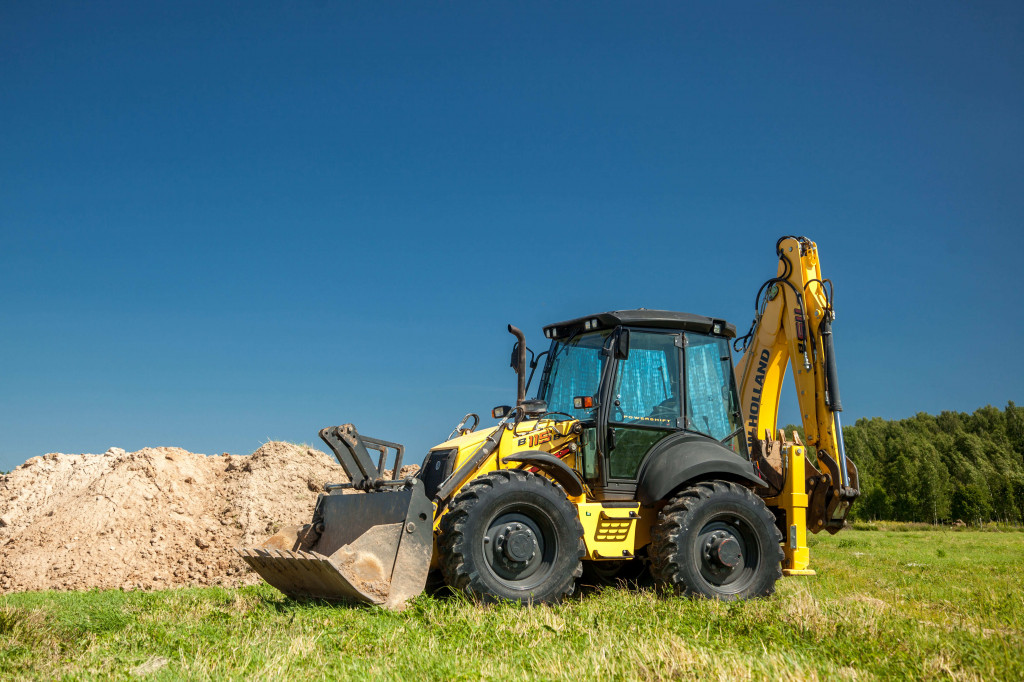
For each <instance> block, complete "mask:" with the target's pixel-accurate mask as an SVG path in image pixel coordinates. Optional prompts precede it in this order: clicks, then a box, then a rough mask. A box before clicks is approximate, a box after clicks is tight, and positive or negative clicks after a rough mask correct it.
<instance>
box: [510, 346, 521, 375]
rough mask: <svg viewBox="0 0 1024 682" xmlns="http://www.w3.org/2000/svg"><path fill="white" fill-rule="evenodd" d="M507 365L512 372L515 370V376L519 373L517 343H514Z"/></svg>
mask: <svg viewBox="0 0 1024 682" xmlns="http://www.w3.org/2000/svg"><path fill="white" fill-rule="evenodd" d="M509 365H510V366H511V367H512V369H513V370H515V372H516V373H517V374H518V373H519V342H518V341H516V342H515V344H514V345H513V346H512V360H511V361H510V362H509Z"/></svg>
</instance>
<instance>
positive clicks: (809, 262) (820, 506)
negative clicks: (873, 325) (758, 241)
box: [736, 237, 860, 533]
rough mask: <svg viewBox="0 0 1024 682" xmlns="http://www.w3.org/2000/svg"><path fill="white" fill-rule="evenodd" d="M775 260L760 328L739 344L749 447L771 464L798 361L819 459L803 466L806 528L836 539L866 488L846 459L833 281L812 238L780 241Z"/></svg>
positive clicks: (760, 308) (810, 437) (807, 422)
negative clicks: (785, 387) (788, 382)
mask: <svg viewBox="0 0 1024 682" xmlns="http://www.w3.org/2000/svg"><path fill="white" fill-rule="evenodd" d="M776 253H777V255H778V257H779V269H778V274H777V276H776V277H774V278H772V279H770V280H768V281H767V282H765V283H764V285H762V287H761V289H760V290H759V291H758V295H757V302H756V317H755V318H754V323H753V325H752V326H751V330H750V332H749V333H748V334H747V336H746V337H744V338H742V339H740V340H739V341H740V342H743V343H744V344H745V347H744V349H743V351H744V352H743V355H742V357H741V358H740V359H739V361H737V363H736V383H737V385H738V387H739V393H740V405H741V407H742V409H743V411H744V417H745V422H744V424H745V427H746V435H747V443H748V445H749V446H750V451H751V453H753V456H754V457H755V458H757V457H759V456H761V457H767V453H768V450H769V449H770V442H771V440H772V439H773V438H774V436H775V434H776V433H777V431H776V429H777V428H778V412H779V398H780V397H781V393H782V383H783V379H784V377H785V373H786V367H787V365H789V364H790V362H791V361H792V364H793V381H794V384H795V385H796V391H797V399H798V401H799V404H800V416H801V421H802V423H803V427H804V433H805V435H806V439H807V446H808V447H809V448H813V449H812V450H811V451H812V452H815V453H816V454H817V457H816V458H815V457H812V456H810V455H808V457H807V461H806V464H807V465H808V466H806V467H805V476H806V484H807V485H806V492H807V494H808V495H809V496H810V500H809V503H808V509H807V516H808V518H807V526H808V529H809V530H810V531H811V532H814V533H816V532H818V531H820V530H823V529H825V530H828V531H829V532H830V533H835V532H836V531H838V530H839V529H840V528H842V527H843V523H844V521H845V519H846V514H847V512H848V511H849V506H850V503H852V501H853V500H854V498H856V497H857V496H858V495H859V494H860V489H859V483H858V477H857V467H856V466H855V465H854V464H853V462H852V461H850V460H848V459H847V457H846V453H845V449H844V446H843V436H842V425H841V422H840V418H839V413H840V412H841V411H842V409H843V408H842V403H841V402H840V399H839V385H838V380H837V373H836V364H835V352H834V349H833V342H832V321H833V320H834V319H835V314H834V312H833V310H832V300H831V299H832V295H831V282H830V281H829V280H827V279H822V277H821V266H820V264H819V261H818V247H817V245H816V244H815V243H814V242H812V241H811V240H809V239H807V238H806V237H784V238H782V239H780V240H779V241H778V243H777V244H776ZM761 439H764V440H763V441H762V440H761ZM755 461H757V460H756V459H755ZM760 464H761V466H762V467H763V466H764V462H760ZM779 464H780V465H781V464H783V462H781V461H780V462H779ZM781 468H782V469H783V470H782V471H778V472H777V473H778V474H779V477H781V478H782V479H784V478H785V476H786V475H787V474H788V470H787V469H786V468H785V467H784V466H783V467H781ZM769 478H771V476H769Z"/></svg>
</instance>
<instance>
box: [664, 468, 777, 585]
mask: <svg viewBox="0 0 1024 682" xmlns="http://www.w3.org/2000/svg"><path fill="white" fill-rule="evenodd" d="M781 542H782V533H780V532H779V529H778V528H777V527H776V526H775V517H774V515H773V514H772V513H771V512H770V511H769V510H768V508H767V507H766V506H765V504H764V502H763V501H762V500H761V498H760V497H758V496H757V495H755V494H754V493H753V492H752V491H751V490H749V489H748V488H745V487H743V486H741V485H739V484H737V483H729V482H725V481H710V482H705V483H698V484H696V485H694V486H692V487H690V488H687V489H685V490H683V491H682V492H681V493H679V494H678V495H676V496H675V497H674V498H672V500H671V501H669V503H668V504H667V505H666V506H665V508H664V509H662V511H661V512H660V513H659V515H658V523H657V525H656V526H655V527H654V529H653V533H652V543H651V555H652V557H651V559H652V565H651V572H652V573H653V574H654V578H655V580H657V581H658V583H660V584H661V585H663V586H665V587H669V588H671V589H673V590H675V591H676V592H679V593H681V594H684V595H688V596H696V597H710V598H713V599H722V600H725V601H732V600H735V599H750V598H756V597H767V596H769V595H771V594H772V593H773V592H774V591H775V582H776V581H777V580H778V579H779V578H781V577H782V569H781V565H780V562H781V561H782V559H783V557H784V554H783V551H782V547H781V545H780V544H779V543H781Z"/></svg>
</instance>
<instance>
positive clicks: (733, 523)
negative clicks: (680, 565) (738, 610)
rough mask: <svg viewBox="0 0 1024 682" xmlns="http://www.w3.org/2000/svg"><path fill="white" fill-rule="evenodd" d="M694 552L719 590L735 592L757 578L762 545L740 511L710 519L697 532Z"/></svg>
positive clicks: (704, 575)
mask: <svg viewBox="0 0 1024 682" xmlns="http://www.w3.org/2000/svg"><path fill="white" fill-rule="evenodd" d="M694 549H695V551H694V553H693V556H694V561H695V563H696V564H697V568H698V570H699V571H700V575H701V577H702V578H703V579H704V580H705V581H706V582H707V583H708V585H710V586H711V587H712V589H714V590H715V591H717V592H720V593H722V594H735V593H737V592H740V591H742V590H744V589H745V588H747V587H748V586H749V585H750V583H752V582H753V581H754V578H755V577H756V574H757V566H758V564H759V563H760V561H761V546H760V544H759V542H758V538H757V534H756V533H755V532H754V529H753V527H752V526H751V525H750V523H748V522H747V521H746V519H744V518H743V517H741V516H738V515H736V514H719V515H717V516H714V517H712V518H711V519H709V520H708V521H707V522H706V523H705V524H704V526H703V527H702V528H701V530H700V532H699V533H698V534H697V538H696V546H695V548H694Z"/></svg>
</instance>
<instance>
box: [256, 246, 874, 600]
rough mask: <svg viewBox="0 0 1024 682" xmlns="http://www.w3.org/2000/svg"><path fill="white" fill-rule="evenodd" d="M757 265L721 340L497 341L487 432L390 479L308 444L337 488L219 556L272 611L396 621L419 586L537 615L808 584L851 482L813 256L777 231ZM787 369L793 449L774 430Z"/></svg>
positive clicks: (691, 331)
mask: <svg viewBox="0 0 1024 682" xmlns="http://www.w3.org/2000/svg"><path fill="white" fill-rule="evenodd" d="M776 255H777V256H778V260H779V263H778V271H777V274H776V276H775V277H773V278H771V279H769V280H768V281H767V282H765V284H764V285H763V286H762V287H761V289H760V290H759V291H758V294H757V297H756V300H755V319H754V322H753V324H752V326H751V330H750V332H749V333H748V334H747V335H745V336H744V337H742V338H740V339H737V338H736V336H737V335H736V329H735V327H734V326H733V325H731V324H729V323H727V322H726V321H725V320H722V319H718V318H713V317H704V316H701V315H694V314H689V313H681V312H671V311H664V310H646V309H637V310H620V311H613V312H606V313H600V314H596V315H588V316H585V317H580V318H576V319H573V320H568V321H565V322H559V323H557V324H552V325H548V326H546V327H544V336H545V337H546V338H547V339H549V341H550V346H549V348H548V349H547V350H546V351H545V352H543V353H540V354H539V355H533V352H532V351H530V350H529V349H528V348H527V346H526V342H525V338H524V335H523V333H522V332H521V331H520V330H518V329H517V328H515V327H513V326H512V325H509V331H510V332H511V333H512V334H513V335H514V336H515V337H516V343H515V346H514V347H513V352H512V362H511V364H512V367H513V369H514V370H515V371H516V374H517V394H516V403H515V405H514V406H508V405H504V406H499V407H496V408H494V410H493V411H492V413H491V415H492V417H493V418H494V419H496V420H497V424H496V425H495V426H492V427H490V428H478V427H479V423H480V419H479V417H478V416H477V415H476V414H469V415H466V417H465V418H463V419H462V421H461V422H460V423H459V425H458V426H457V427H456V428H455V430H454V431H453V432H452V433H451V435H450V436H449V438H448V440H446V441H445V442H444V443H441V444H440V445H437V446H436V447H434V448H432V449H431V450H430V451H429V452H428V453H427V455H426V457H425V458H424V459H423V461H422V465H421V467H420V469H419V472H418V473H417V474H416V475H415V476H413V477H406V478H403V477H401V476H400V474H399V472H400V470H401V466H402V462H403V457H404V448H403V447H402V446H401V445H399V444H397V443H393V442H389V441H384V440H379V439H375V438H369V437H366V436H362V435H361V434H359V432H358V431H357V430H356V428H355V427H354V426H353V425H352V424H345V425H343V426H335V427H329V428H325V429H323V430H322V431H321V432H320V437H321V438H322V439H323V441H324V442H325V443H326V444H327V445H328V447H329V448H330V449H331V451H332V452H333V453H334V455H335V456H336V457H337V459H338V462H339V463H340V464H341V466H342V468H343V469H344V470H345V472H346V474H348V478H349V481H348V482H347V483H337V484H327V485H326V486H325V490H324V492H323V493H322V494H320V495H319V497H318V499H317V502H316V507H315V510H314V512H313V518H312V520H311V521H310V523H307V524H305V525H301V526H290V527H287V528H284V529H282V530H281V531H280V532H278V533H277V534H275V535H273V536H272V537H270V538H269V539H268V540H266V541H265V542H264V543H263V544H261V545H260V546H258V547H252V548H244V549H238V550H236V551H237V552H238V553H239V554H240V555H241V556H242V557H243V558H244V559H245V561H246V562H247V563H248V564H249V565H250V566H251V567H252V568H253V569H254V570H255V571H257V572H258V573H259V574H260V575H261V576H262V577H263V578H264V579H265V580H266V581H267V582H269V583H270V584H271V585H274V586H275V587H277V588H278V589H280V590H281V591H282V592H284V593H285V594H287V595H290V596H293V597H312V598H323V599H328V600H341V601H351V602H360V603H369V604H378V605H382V606H385V607H388V608H395V609H400V608H403V606H404V605H405V603H406V601H407V600H408V599H409V598H411V597H413V596H415V595H417V594H419V593H420V592H422V591H423V590H424V588H425V585H426V584H427V582H428V577H430V578H431V579H432V582H433V581H436V582H441V581H443V583H444V584H446V585H448V586H449V587H450V588H452V589H454V590H457V591H461V592H463V593H465V594H467V595H469V596H470V597H471V598H474V599H477V600H480V601H485V602H491V601H502V600H511V601H517V602H521V603H551V602H557V601H559V600H560V599H563V598H565V597H566V596H567V595H570V594H572V592H573V590H574V588H575V585H576V582H577V579H579V578H580V577H581V576H582V575H583V574H584V570H585V569H586V570H587V572H588V573H589V576H590V577H591V578H592V579H597V580H610V579H613V578H614V576H615V575H616V574H617V573H619V572H620V571H628V570H630V568H635V567H637V566H642V567H643V568H644V569H647V570H649V572H650V575H651V576H652V577H653V578H654V580H655V581H656V582H657V583H659V584H661V585H663V586H665V587H666V588H669V589H672V590H675V591H677V592H679V593H681V594H686V595H693V596H703V597H711V598H718V599H724V600H732V599H745V598H752V597H764V596H767V595H770V594H772V592H773V591H774V589H775V584H776V581H777V580H778V579H779V578H780V577H781V576H782V575H784V574H785V575H807V574H811V573H813V571H811V570H809V569H808V565H809V553H808V549H807V546H806V532H807V531H808V530H810V531H811V532H812V533H816V532H819V531H821V530H827V531H829V532H831V533H835V532H836V531H838V530H839V529H840V528H842V527H843V525H844V522H845V518H846V515H847V514H848V512H849V509H850V504H851V503H852V501H853V500H854V499H855V498H856V497H857V495H858V494H859V488H858V483H857V469H856V467H855V466H854V464H853V462H852V461H850V460H849V459H848V458H847V457H846V455H845V452H844V450H843V440H842V431H841V428H840V420H839V412H840V411H841V409H842V408H841V404H840V400H839V390H838V384H837V377H836V365H835V356H834V352H833V343H832V335H831V333H832V332H831V324H832V320H833V318H834V314H833V310H832V302H831V298H832V297H831V284H830V282H829V281H828V280H824V279H822V278H821V274H820V268H819V263H818V255H817V247H816V245H815V244H814V243H813V242H811V241H810V240H808V239H806V238H804V237H799V238H797V237H784V238H782V239H780V240H779V241H778V242H777V244H776ZM737 343H738V344H740V345H734V344H737ZM731 346H733V347H731ZM733 350H736V351H738V352H739V351H742V356H741V357H740V359H739V360H738V362H737V363H736V365H735V368H734V367H733V362H732V351H733ZM527 353H530V355H531V358H530V359H529V361H528V360H527ZM542 361H543V365H542V370H541V374H540V379H539V386H538V388H537V392H536V397H534V398H530V399H528V398H527V390H528V385H529V384H530V383H532V379H533V376H534V374H535V371H536V369H537V368H538V367H541V362H542ZM790 361H792V363H793V374H794V383H795V385H796V388H797V391H798V397H799V404H800V408H801V417H802V422H803V426H804V432H805V438H806V440H807V444H806V445H804V444H803V443H801V442H800V440H799V439H798V438H797V437H796V436H795V435H794V437H793V439H792V440H790V439H788V438H787V437H786V436H785V435H784V434H783V435H782V436H781V437H780V436H779V435H778V434H776V427H777V424H776V420H777V413H778V403H779V395H780V393H781V388H782V380H783V376H784V374H785V370H786V366H787V365H788V364H789V363H790ZM528 373H529V375H528ZM370 451H374V452H376V453H377V454H378V457H377V462H376V463H375V462H374V461H373V459H372V458H371V456H370V454H369V453H370ZM388 461H393V463H392V464H391V469H392V474H391V475H390V476H387V475H386V469H385V467H386V465H387V463H388Z"/></svg>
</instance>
